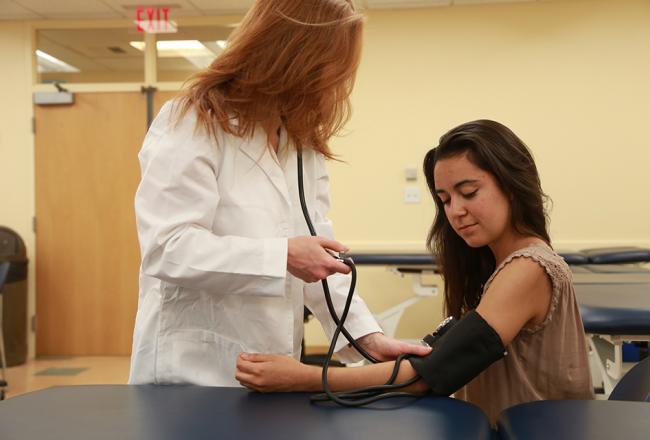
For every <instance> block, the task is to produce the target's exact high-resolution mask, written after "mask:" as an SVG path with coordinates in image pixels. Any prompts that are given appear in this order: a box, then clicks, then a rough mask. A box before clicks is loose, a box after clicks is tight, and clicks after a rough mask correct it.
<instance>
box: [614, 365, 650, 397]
mask: <svg viewBox="0 0 650 440" xmlns="http://www.w3.org/2000/svg"><path fill="white" fill-rule="evenodd" d="M609 400H629V401H634V402H650V357H647V358H645V359H644V360H642V361H641V362H639V363H638V364H636V365H635V366H634V367H632V369H631V370H630V371H628V372H627V373H625V376H623V377H622V378H621V380H620V381H619V382H618V383H617V384H616V386H615V387H614V389H613V390H612V393H611V394H610V395H609Z"/></svg>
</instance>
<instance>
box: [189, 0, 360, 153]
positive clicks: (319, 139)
mask: <svg viewBox="0 0 650 440" xmlns="http://www.w3.org/2000/svg"><path fill="white" fill-rule="evenodd" d="M363 21H364V20H363V16H362V15H360V14H359V13H358V12H356V11H355V8H354V6H353V4H352V1H351V0H257V1H256V2H255V4H254V5H253V6H252V8H251V9H250V10H249V11H248V13H247V14H246V16H245V17H244V19H243V21H242V23H241V25H240V26H239V27H238V28H237V29H235V30H234V31H233V33H232V35H231V37H230V39H229V41H228V45H227V47H226V49H225V50H224V52H223V53H222V54H221V55H219V56H218V57H217V58H216V59H215V60H214V61H213V62H212V64H211V65H210V66H209V67H208V68H207V69H205V70H203V71H201V72H198V73H197V74H195V75H194V76H193V77H192V78H190V80H189V86H188V87H187V88H186V90H185V91H184V92H183V94H182V96H181V100H180V115H181V116H182V115H184V114H185V113H186V112H187V111H188V110H190V108H192V107H194V109H195V110H196V112H197V126H202V127H204V128H205V129H206V130H207V131H208V132H209V133H210V135H211V136H212V137H213V138H214V139H215V140H216V139H217V135H216V130H217V128H218V127H220V128H221V129H222V130H224V131H225V132H226V133H230V134H234V135H237V136H240V137H245V136H250V135H252V134H253V132H254V130H255V127H256V125H257V124H259V123H263V122H267V121H269V120H271V119H274V118H280V119H281V120H282V123H283V124H284V126H285V128H286V130H287V133H288V135H289V138H290V139H291V141H292V142H293V143H294V144H295V145H296V146H297V147H298V148H303V147H304V148H313V149H314V150H316V151H318V152H320V153H322V154H323V155H325V156H326V157H328V158H332V157H333V155H332V153H331V151H330V149H329V146H328V144H327V142H328V140H329V138H330V137H331V136H332V135H334V134H336V133H337V132H338V131H339V130H340V129H341V128H342V127H343V126H344V125H345V123H346V122H347V121H348V120H349V117H350V100H349V98H350V94H351V92H352V88H353V85H354V79H355V75H356V71H357V68H358V66H359V60H360V56H361V36H362V30H363ZM234 118H235V119H236V120H237V121H238V123H237V124H233V119H234Z"/></svg>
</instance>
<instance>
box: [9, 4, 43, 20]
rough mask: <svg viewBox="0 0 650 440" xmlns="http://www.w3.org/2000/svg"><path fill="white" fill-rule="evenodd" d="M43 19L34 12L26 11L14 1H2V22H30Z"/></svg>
mask: <svg viewBox="0 0 650 440" xmlns="http://www.w3.org/2000/svg"><path fill="white" fill-rule="evenodd" d="M36 18H41V17H40V16H39V15H38V14H36V13H35V12H34V11H30V10H29V9H26V8H24V7H22V6H20V5H18V4H16V3H15V2H13V1H12V0H0V20H22V19H24V20H29V19H36Z"/></svg>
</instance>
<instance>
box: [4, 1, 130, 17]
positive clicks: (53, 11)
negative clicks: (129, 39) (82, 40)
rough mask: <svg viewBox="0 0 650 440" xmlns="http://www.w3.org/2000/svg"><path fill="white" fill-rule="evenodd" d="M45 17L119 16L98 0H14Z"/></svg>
mask: <svg viewBox="0 0 650 440" xmlns="http://www.w3.org/2000/svg"><path fill="white" fill-rule="evenodd" d="M14 1H15V3H17V4H19V5H20V6H23V7H25V8H26V9H29V10H31V11H34V12H36V13H37V14H39V15H42V16H43V17H45V18H120V17H121V16H120V15H119V14H118V13H117V12H115V11H114V10H113V9H111V8H110V7H108V6H107V5H106V4H104V3H103V2H101V1H100V0H66V1H52V0H14Z"/></svg>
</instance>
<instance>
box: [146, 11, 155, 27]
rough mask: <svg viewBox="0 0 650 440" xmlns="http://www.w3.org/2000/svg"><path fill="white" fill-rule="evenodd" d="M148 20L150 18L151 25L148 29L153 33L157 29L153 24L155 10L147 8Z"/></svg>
mask: <svg viewBox="0 0 650 440" xmlns="http://www.w3.org/2000/svg"><path fill="white" fill-rule="evenodd" d="M147 18H149V24H148V26H147V29H149V31H150V32H151V31H153V32H155V30H156V29H155V25H154V22H153V8H147Z"/></svg>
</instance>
